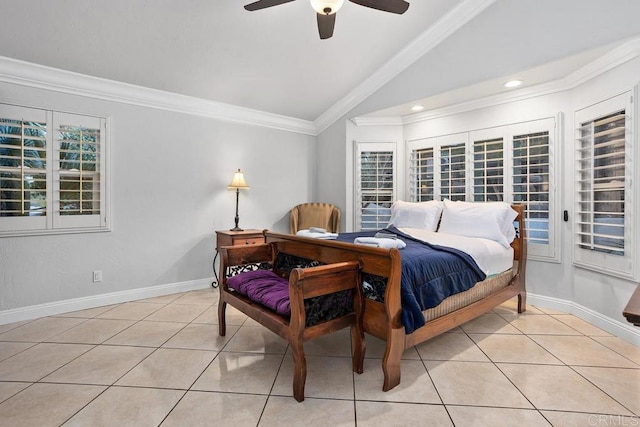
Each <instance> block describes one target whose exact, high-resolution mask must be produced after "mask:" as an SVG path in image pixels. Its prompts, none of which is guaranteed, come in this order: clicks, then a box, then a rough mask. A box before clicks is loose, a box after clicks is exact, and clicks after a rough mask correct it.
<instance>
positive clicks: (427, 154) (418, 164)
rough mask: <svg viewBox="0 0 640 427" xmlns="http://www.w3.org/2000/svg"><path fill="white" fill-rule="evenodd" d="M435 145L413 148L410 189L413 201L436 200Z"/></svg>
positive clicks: (410, 163)
mask: <svg viewBox="0 0 640 427" xmlns="http://www.w3.org/2000/svg"><path fill="white" fill-rule="evenodd" d="M433 151H434V150H433V147H430V148H420V149H417V150H411V154H410V156H411V158H410V162H409V165H410V166H409V167H410V170H409V191H410V193H411V195H410V200H411V201H412V202H428V201H429V200H434V182H435V180H434V164H433V161H434V159H433Z"/></svg>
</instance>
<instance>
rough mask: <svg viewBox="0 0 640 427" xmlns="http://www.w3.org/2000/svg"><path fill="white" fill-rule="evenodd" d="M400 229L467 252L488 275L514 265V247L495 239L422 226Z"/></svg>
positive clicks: (426, 240) (436, 243) (428, 240)
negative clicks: (438, 230)
mask: <svg viewBox="0 0 640 427" xmlns="http://www.w3.org/2000/svg"><path fill="white" fill-rule="evenodd" d="M398 230H400V231H402V232H403V233H405V234H408V235H409V236H411V237H413V238H415V239H418V240H421V241H424V242H427V243H431V244H433V245H440V246H448V247H450V248H455V249H458V250H461V251H463V252H466V253H467V254H469V255H470V256H471V258H473V260H474V261H475V262H476V264H478V267H480V270H482V271H483V272H484V273H485V274H486V275H487V277H490V276H493V275H496V274H498V273H502V272H503V271H506V270H509V269H510V268H511V267H513V248H512V247H509V248H505V247H504V246H502V245H501V244H500V243H498V242H495V241H493V240H489V239H483V238H481V237H466V236H458V235H456V234H448V233H441V232H436V231H427V230H424V229H420V228H398Z"/></svg>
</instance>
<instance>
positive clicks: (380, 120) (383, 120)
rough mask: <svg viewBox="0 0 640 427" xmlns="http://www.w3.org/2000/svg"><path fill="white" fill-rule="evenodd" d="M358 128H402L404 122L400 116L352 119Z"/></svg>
mask: <svg viewBox="0 0 640 427" xmlns="http://www.w3.org/2000/svg"><path fill="white" fill-rule="evenodd" d="M350 120H351V122H352V123H353V124H354V125H356V126H402V125H404V121H403V120H402V117H400V116H372V117H367V116H361V117H353V118H351V119H350Z"/></svg>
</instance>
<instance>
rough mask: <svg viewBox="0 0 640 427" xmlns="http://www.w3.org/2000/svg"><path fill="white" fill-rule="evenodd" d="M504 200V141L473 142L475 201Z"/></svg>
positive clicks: (500, 139) (499, 139)
mask: <svg viewBox="0 0 640 427" xmlns="http://www.w3.org/2000/svg"><path fill="white" fill-rule="evenodd" d="M503 200H504V143H503V139H502V138H494V139H487V140H480V141H473V201H474V202H501V201H503Z"/></svg>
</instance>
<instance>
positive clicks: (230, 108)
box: [0, 56, 317, 136]
mask: <svg viewBox="0 0 640 427" xmlns="http://www.w3.org/2000/svg"><path fill="white" fill-rule="evenodd" d="M0 82H6V83H12V84H17V85H22V86H28V87H33V88H38V89H45V90H51V91H55V92H61V93H67V94H70V95H81V96H86V97H89V98H95V99H101V100H105V101H113V102H120V103H125V104H131V105H137V106H141V107H148V108H155V109H159V110H166V111H172V112H177V113H185V114H192V115H196V116H202V117H207V118H212V119H216V120H222V121H228V122H234V123H240V124H246V125H253V126H261V127H266V128H272V129H278V130H284V131H288V132H295V133H301V134H305V135H312V136H316V135H317V132H316V127H315V126H314V124H313V122H311V121H308V120H301V119H296V118H293V117H287V116H282V115H278V114H272V113H266V112H263V111H258V110H252V109H249V108H244V107H239V106H236V105H231V104H225V103H222V102H215V101H209V100H205V99H202V98H196V97H192V96H186V95H180V94H176V93H171V92H165V91H161V90H157V89H150V88H146V87H142V86H136V85H132V84H128V83H122V82H117V81H113V80H108V79H103V78H99V77H92V76H88V75H85V74H80V73H74V72H71V71H66V70H61V69H57V68H52V67H46V66H43V65H38V64H33V63H30V62H25V61H20V60H17V59H12V58H7V57H2V56H0Z"/></svg>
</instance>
